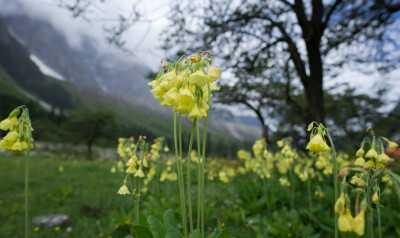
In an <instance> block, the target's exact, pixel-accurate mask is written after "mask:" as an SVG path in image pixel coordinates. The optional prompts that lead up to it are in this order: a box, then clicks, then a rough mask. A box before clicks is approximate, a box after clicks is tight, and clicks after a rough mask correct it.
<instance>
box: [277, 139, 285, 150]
mask: <svg viewBox="0 0 400 238" xmlns="http://www.w3.org/2000/svg"><path fill="white" fill-rule="evenodd" d="M276 144H277V145H278V147H279V148H282V147H283V146H284V143H283V141H282V140H278V141H277V142H276Z"/></svg>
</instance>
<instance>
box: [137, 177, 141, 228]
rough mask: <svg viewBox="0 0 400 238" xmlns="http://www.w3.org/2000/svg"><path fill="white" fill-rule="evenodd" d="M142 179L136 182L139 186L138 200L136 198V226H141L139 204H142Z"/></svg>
mask: <svg viewBox="0 0 400 238" xmlns="http://www.w3.org/2000/svg"><path fill="white" fill-rule="evenodd" d="M140 180H141V179H140V177H138V179H137V180H136V181H137V183H138V185H137V188H138V190H137V194H138V196H137V198H136V225H139V202H140V185H141V181H140Z"/></svg>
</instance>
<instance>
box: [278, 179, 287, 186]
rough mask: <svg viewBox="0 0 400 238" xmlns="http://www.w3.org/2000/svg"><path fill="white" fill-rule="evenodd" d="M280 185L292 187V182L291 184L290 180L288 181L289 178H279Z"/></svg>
mask: <svg viewBox="0 0 400 238" xmlns="http://www.w3.org/2000/svg"><path fill="white" fill-rule="evenodd" d="M279 183H280V184H281V185H282V186H285V187H290V182H289V180H287V178H279Z"/></svg>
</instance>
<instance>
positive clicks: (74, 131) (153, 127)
mask: <svg viewBox="0 0 400 238" xmlns="http://www.w3.org/2000/svg"><path fill="white" fill-rule="evenodd" d="M43 80H44V81H45V83H44V84H43V85H44V87H43V88H44V89H45V88H46V87H47V86H48V85H53V86H54V88H59V90H58V91H57V92H61V91H62V92H64V93H65V94H64V96H63V97H52V96H51V94H55V93H54V91H52V90H43V92H46V93H48V94H49V95H48V96H44V97H43V96H42V95H41V97H40V99H44V98H47V99H50V101H46V102H48V103H49V104H51V107H52V110H50V111H47V110H45V109H43V108H42V106H40V104H39V103H38V102H37V101H35V100H32V99H30V98H29V97H28V96H26V95H25V94H24V93H23V92H21V90H19V89H18V86H17V85H16V83H15V82H14V81H13V80H12V79H11V77H10V76H9V75H8V74H7V73H6V72H5V71H4V70H3V69H1V68H0V99H1V100H0V116H1V117H2V118H4V117H6V116H7V115H6V114H5V113H8V112H9V111H11V110H12V109H13V108H15V107H16V106H18V105H21V104H25V105H27V106H28V108H29V110H30V113H31V117H32V120H33V124H34V125H35V132H34V136H35V139H37V140H40V141H51V142H69V143H76V144H82V143H85V139H84V138H83V137H84V135H83V134H82V133H83V132H82V128H81V125H77V121H79V120H80V121H82V118H81V117H82V115H84V114H85V115H86V114H87V113H88V112H92V113H95V112H99V111H100V112H103V115H107V114H108V115H112V117H113V118H115V121H114V120H112V121H110V122H109V123H108V124H106V125H105V128H104V130H103V133H102V135H101V136H100V137H99V138H97V139H96V141H95V144H96V145H98V146H107V147H115V146H116V143H117V139H118V137H129V136H132V135H133V136H136V137H137V136H138V135H146V136H147V137H148V139H149V140H153V139H155V138H157V137H159V136H164V135H167V137H166V138H167V143H168V145H169V146H170V147H171V148H172V147H173V138H172V136H171V135H172V134H173V132H172V126H171V124H172V122H171V121H169V120H162V119H159V118H157V117H156V116H154V115H151V114H150V113H147V112H145V110H144V109H141V108H137V107H135V105H133V104H132V103H130V102H127V101H124V100H123V99H119V98H117V97H114V96H111V95H107V94H105V93H102V92H99V91H96V90H90V89H80V90H78V89H77V88H76V87H74V86H73V85H71V84H69V83H67V82H63V81H59V80H57V79H54V78H52V77H49V76H46V77H43ZM29 92H30V93H32V94H34V92H32V91H31V90H29ZM53 99H54V100H55V102H54V101H53ZM63 100H65V102H64V101H63ZM59 105H69V106H68V107H60V106H59ZM3 114H4V115H3ZM77 127H79V128H80V129H78V128H77ZM183 127H184V131H189V130H188V126H187V125H185V124H184V125H183ZM183 139H184V141H183V142H184V145H186V143H188V139H189V134H186V135H184V138H183ZM185 147H186V146H185ZM245 147H248V145H247V144H246V143H244V142H241V141H239V140H238V139H236V138H233V137H231V136H223V135H219V134H216V133H209V136H208V149H209V151H210V153H212V154H215V155H219V156H228V157H232V156H234V154H232V153H233V152H232V151H235V150H232V149H237V148H245ZM218 148H219V149H218ZM221 148H226V149H224V150H221Z"/></svg>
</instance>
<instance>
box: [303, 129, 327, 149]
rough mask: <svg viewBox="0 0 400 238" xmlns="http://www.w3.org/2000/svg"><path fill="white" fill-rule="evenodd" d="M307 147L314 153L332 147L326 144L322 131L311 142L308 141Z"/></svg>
mask: <svg viewBox="0 0 400 238" xmlns="http://www.w3.org/2000/svg"><path fill="white" fill-rule="evenodd" d="M307 149H308V150H310V151H312V152H314V153H319V152H326V151H329V150H331V148H329V146H328V145H327V144H326V142H325V140H324V139H323V138H322V136H321V134H320V133H318V134H316V135H315V136H314V137H313V138H312V139H311V140H310V142H308V144H307Z"/></svg>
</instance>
